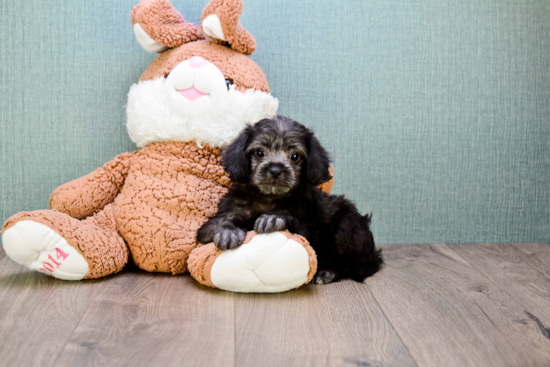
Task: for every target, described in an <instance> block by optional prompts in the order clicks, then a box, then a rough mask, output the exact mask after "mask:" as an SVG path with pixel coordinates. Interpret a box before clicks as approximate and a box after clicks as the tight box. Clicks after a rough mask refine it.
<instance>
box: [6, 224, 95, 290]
mask: <svg viewBox="0 0 550 367" xmlns="http://www.w3.org/2000/svg"><path fill="white" fill-rule="evenodd" d="M2 243H3V244H4V251H6V255H8V256H9V257H10V258H11V259H12V260H14V261H15V262H17V263H18V264H21V265H24V266H26V267H28V268H29V269H31V270H36V271H39V272H41V273H44V274H48V275H51V276H52V277H54V278H58V279H64V280H81V279H83V278H84V277H85V276H86V274H87V273H88V262H87V261H86V259H84V257H83V256H82V255H81V254H79V253H78V251H76V250H75V249H74V248H73V247H72V246H71V245H69V243H68V242H67V240H65V239H64V238H63V237H61V236H60V235H59V234H58V233H57V232H55V231H54V230H53V229H51V228H49V227H48V226H46V225H44V224H41V223H36V222H33V221H30V220H25V221H21V222H17V223H16V224H15V225H14V226H12V227H10V228H8V229H7V230H6V231H5V232H4V234H3V235H2Z"/></svg>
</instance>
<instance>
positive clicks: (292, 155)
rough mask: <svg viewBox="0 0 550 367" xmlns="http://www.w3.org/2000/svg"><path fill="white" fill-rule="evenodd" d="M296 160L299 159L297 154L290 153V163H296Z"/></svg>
mask: <svg viewBox="0 0 550 367" xmlns="http://www.w3.org/2000/svg"><path fill="white" fill-rule="evenodd" d="M298 159H300V155H299V154H298V153H296V152H292V153H290V160H291V161H294V162H296V161H298Z"/></svg>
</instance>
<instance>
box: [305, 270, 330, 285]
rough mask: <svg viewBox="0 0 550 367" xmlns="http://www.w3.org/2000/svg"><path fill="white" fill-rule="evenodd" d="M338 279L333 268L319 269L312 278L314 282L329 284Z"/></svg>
mask: <svg viewBox="0 0 550 367" xmlns="http://www.w3.org/2000/svg"><path fill="white" fill-rule="evenodd" d="M335 279H336V273H335V272H333V271H332V270H319V271H317V274H315V276H314V277H313V279H311V283H313V284H328V283H332V282H333V281H334V280H335Z"/></svg>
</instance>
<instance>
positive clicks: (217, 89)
mask: <svg viewBox="0 0 550 367" xmlns="http://www.w3.org/2000/svg"><path fill="white" fill-rule="evenodd" d="M165 88H166V91H167V93H168V95H170V96H171V101H172V103H174V104H175V105H176V106H180V107H183V108H185V109H187V110H188V109H193V107H200V106H201V105H203V104H205V103H208V104H210V103H217V102H219V101H221V100H222V99H224V98H225V97H226V96H227V84H226V83H225V77H224V76H223V74H222V72H221V71H220V70H219V69H218V68H217V67H216V66H215V65H214V64H212V63H211V62H208V61H206V60H205V59H203V58H201V57H198V56H195V57H192V58H190V59H188V60H185V61H183V62H181V63H180V64H179V65H178V66H176V67H175V68H174V70H172V72H171V73H170V74H169V75H168V77H167V78H166V83H165ZM195 104H197V105H195Z"/></svg>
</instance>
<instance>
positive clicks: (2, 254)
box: [0, 246, 6, 260]
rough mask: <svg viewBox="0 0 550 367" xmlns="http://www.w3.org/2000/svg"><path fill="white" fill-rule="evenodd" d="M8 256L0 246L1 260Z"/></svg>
mask: <svg viewBox="0 0 550 367" xmlns="http://www.w3.org/2000/svg"><path fill="white" fill-rule="evenodd" d="M5 256H6V252H5V251H4V248H2V246H0V260H2V259H3V258H4V257H5Z"/></svg>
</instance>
